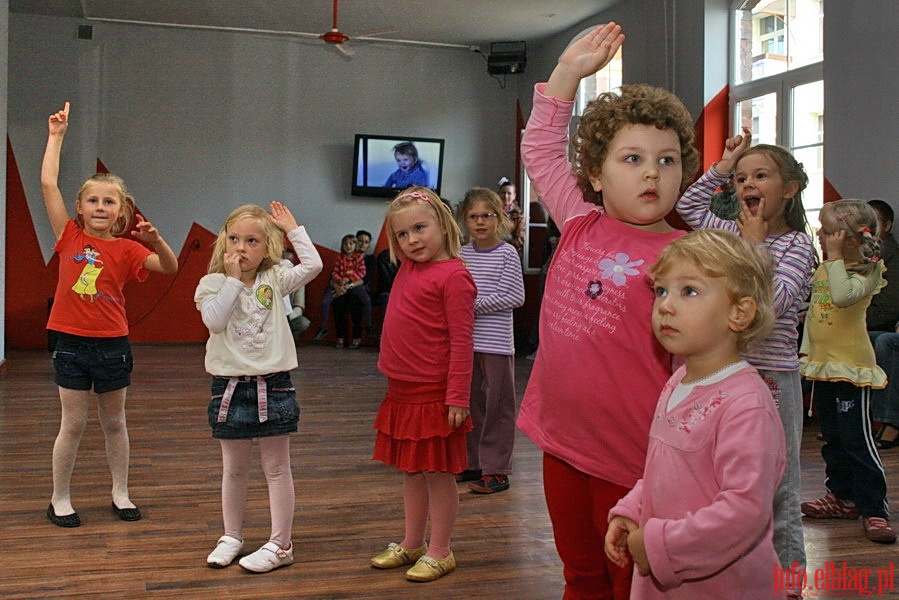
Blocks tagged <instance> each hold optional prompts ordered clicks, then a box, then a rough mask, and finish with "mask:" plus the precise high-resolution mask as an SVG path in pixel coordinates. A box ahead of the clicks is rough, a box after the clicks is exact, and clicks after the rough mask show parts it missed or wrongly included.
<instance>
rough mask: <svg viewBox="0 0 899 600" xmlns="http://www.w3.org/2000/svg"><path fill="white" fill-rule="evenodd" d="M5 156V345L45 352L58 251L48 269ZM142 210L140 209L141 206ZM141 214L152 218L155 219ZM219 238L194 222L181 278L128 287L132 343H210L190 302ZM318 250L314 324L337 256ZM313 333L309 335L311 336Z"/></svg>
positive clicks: (15, 172)
mask: <svg viewBox="0 0 899 600" xmlns="http://www.w3.org/2000/svg"><path fill="white" fill-rule="evenodd" d="M6 157H7V158H6V172H7V178H6V224H7V227H6V315H5V318H6V345H7V347H8V348H15V349H38V348H46V346H47V330H46V326H47V317H48V315H49V303H48V302H49V300H50V299H51V298H52V297H53V293H54V291H55V289H56V280H57V273H58V270H59V258H58V257H57V255H56V254H54V255H53V257H52V258H51V259H50V262H49V264H44V256H43V253H42V252H41V247H40V243H39V241H38V238H37V234H36V233H35V228H34V222H33V221H32V218H31V212H30V211H29V210H28V202H27V201H26V198H25V190H24V187H23V186H22V180H21V176H20V173H19V169H18V165H17V163H16V157H15V153H14V152H13V148H12V144H11V143H10V141H9V139H7V144H6ZM97 172H100V173H108V172H109V170H108V169H107V168H106V165H104V164H103V162H102V161H100V160H97ZM137 209H138V211H139V212H140V208H139V207H137ZM141 214H144V216H145V217H146V218H147V220H149V221H151V222H152V221H153V215H152V214H147V213H141ZM127 235H130V234H126V236H127ZM215 239H216V234H215V233H212V232H210V231H209V230H208V229H206V228H204V227H202V226H200V225H198V224H196V223H194V224H193V225H192V226H191V228H190V231H189V232H188V235H187V239H186V240H185V241H184V243H183V244H181V252H180V254H179V256H178V272H177V273H175V274H174V275H163V274H160V273H151V274H150V277H149V278H148V279H147V281H145V282H144V283H135V282H132V283H130V284H128V285H127V286H125V301H126V306H127V314H128V323H129V326H130V329H131V331H130V334H129V339H130V340H131V341H132V342H134V343H198V342H205V341H206V338H207V337H208V330H207V329H206V326H205V325H203V321H202V320H201V318H200V313H199V311H197V308H196V305H195V304H194V300H193V298H194V290H195V289H196V287H197V282H198V281H199V280H200V278H201V277H202V276H203V275H205V274H206V272H207V266H208V265H209V259H210V258H211V256H212V247H213V244H214V243H215ZM166 241H167V242H168V243H169V245H170V246H171V247H172V248H173V249H175V250H176V251H177V248H178V246H179V244H178V242H177V241H176V240H171V239H168V238H167V239H166ZM318 251H319V253H320V254H321V256H322V260H323V261H324V262H325V270H324V271H323V273H324V275H321V276H319V277H317V278H316V279H315V281H313V282H311V283H310V284H308V285H307V286H306V298H307V300H306V305H307V308H306V314H307V315H308V316H309V318H310V319H312V320H313V321H314V322H316V324H317V322H318V310H319V306H320V303H321V297H322V295H323V294H324V288H325V285H327V278H328V276H329V275H330V272H331V268H332V267H333V265H334V261H335V260H336V257H337V253H336V252H334V251H332V250H330V249H327V248H322V247H320V246H318ZM313 329H314V328H310V331H307V332H306V334H305V335H307V336H309V337H311V336H312V335H314V333H315V332H314V331H312V330H313Z"/></svg>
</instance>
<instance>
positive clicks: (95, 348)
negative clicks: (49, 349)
mask: <svg viewBox="0 0 899 600" xmlns="http://www.w3.org/2000/svg"><path fill="white" fill-rule="evenodd" d="M55 333H56V347H55V348H54V350H53V353H52V354H51V356H52V357H53V371H54V376H53V381H55V382H56V385H58V386H59V387H63V388H66V389H70V390H89V389H91V388H92V387H93V389H94V392H96V393H98V394H103V393H106V392H114V391H115V390H120V389H122V388H126V387H128V386H129V385H131V369H132V368H133V367H134V359H133V358H132V356H131V344H130V343H129V342H128V337H127V336H122V337H113V338H92V337H82V336H80V335H72V334H70V333H61V332H55Z"/></svg>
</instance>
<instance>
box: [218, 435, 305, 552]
mask: <svg viewBox="0 0 899 600" xmlns="http://www.w3.org/2000/svg"><path fill="white" fill-rule="evenodd" d="M219 441H220V442H221V444H222V518H223V519H224V522H225V535H229V536H231V537H234V538H237V539H239V540H242V539H243V518H244V511H245V509H246V504H247V481H248V479H249V476H250V461H251V459H252V450H253V440H251V439H240V440H219ZM259 455H260V459H261V461H262V471H263V472H264V473H265V480H266V482H267V483H268V502H269V510H270V511H271V518H272V533H271V537H270V538H269V540H270V541H272V542H275V543H276V544H278V545H279V546H280V547H282V548H287V547H288V546H289V545H290V537H291V529H292V528H293V513H294V502H295V495H294V489H293V473H292V472H291V470H290V436H289V435H276V436H271V437H261V438H259Z"/></svg>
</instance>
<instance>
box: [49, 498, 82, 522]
mask: <svg viewBox="0 0 899 600" xmlns="http://www.w3.org/2000/svg"><path fill="white" fill-rule="evenodd" d="M47 518H48V519H50V522H51V523H53V524H54V525H56V526H57V527H78V526H79V525H81V517H79V516H78V513H76V512H73V513H72V514H70V515H63V516H61V517H60V516H58V515H57V514H56V511H55V510H53V504H52V503H51V504H50V506H48V507H47Z"/></svg>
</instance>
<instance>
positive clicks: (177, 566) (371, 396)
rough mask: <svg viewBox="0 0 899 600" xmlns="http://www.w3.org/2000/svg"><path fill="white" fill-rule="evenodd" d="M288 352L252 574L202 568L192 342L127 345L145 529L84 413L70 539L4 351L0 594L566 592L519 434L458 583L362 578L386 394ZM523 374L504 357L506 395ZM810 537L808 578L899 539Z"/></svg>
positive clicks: (331, 357)
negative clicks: (285, 435) (50, 515)
mask: <svg viewBox="0 0 899 600" xmlns="http://www.w3.org/2000/svg"><path fill="white" fill-rule="evenodd" d="M299 350H300V362H301V367H300V369H299V370H298V371H297V372H295V374H294V381H295V383H296V385H297V388H298V391H299V397H300V401H301V405H302V410H303V412H302V416H301V423H300V432H299V434H297V435H296V436H294V438H293V441H292V454H293V469H294V475H295V478H296V491H297V512H296V519H295V526H294V542H295V548H296V549H295V556H296V562H295V564H294V565H292V566H290V567H287V568H283V569H279V570H277V571H274V572H272V573H268V574H264V575H254V574H250V573H247V572H245V571H244V570H243V569H241V568H240V567H239V566H237V565H234V566H232V567H230V568H227V569H222V570H216V569H210V568H208V567H207V566H206V564H205V557H206V554H207V553H208V552H209V551H210V550H211V549H212V547H213V545H214V544H215V540H216V539H217V538H218V536H219V535H220V534H221V516H220V471H221V458H220V454H219V446H218V442H217V441H215V440H213V439H212V438H211V437H210V436H209V429H208V427H207V425H206V421H205V407H206V402H207V390H208V380H207V377H206V375H205V374H204V372H203V351H204V350H203V347H202V346H199V345H186V346H177V345H176V346H136V347H135V348H134V354H135V364H136V367H135V371H134V376H133V385H132V387H131V388H130V390H129V396H128V421H129V431H130V434H131V457H132V459H131V486H130V487H131V496H132V499H133V500H134V501H135V502H136V503H137V504H138V505H139V506H140V507H141V510H142V511H143V513H144V519H143V520H141V521H138V522H136V523H124V522H121V521H118V520H117V519H116V518H115V516H114V515H113V513H112V511H111V509H110V497H109V486H110V482H109V474H108V470H107V468H106V464H105V458H104V451H103V443H102V435H101V434H100V431H99V426H98V425H97V422H96V414H95V412H94V413H93V414H92V418H91V423H90V425H89V427H88V431H87V432H86V433H85V437H84V440H83V442H82V445H81V451H80V454H79V458H78V463H77V465H76V468H75V476H74V479H73V499H74V504H75V507H76V509H77V510H78V512H79V514H80V515H81V519H82V522H83V525H82V526H81V527H79V528H76V529H61V528H58V527H55V526H53V525H51V524H50V523H49V521H48V520H47V518H46V516H45V514H44V513H45V510H46V508H47V504H48V502H49V497H50V490H51V485H50V480H51V476H50V454H51V448H52V444H53V440H54V437H55V435H56V431H57V428H58V425H59V423H58V419H59V402H58V397H57V392H56V387H55V386H54V384H53V383H52V369H51V365H50V362H49V359H48V356H47V354H46V352H23V351H11V352H10V353H9V355H8V357H7V358H8V360H7V364H6V368H5V372H4V374H3V375H2V377H0V461H2V462H0V598H104V599H105V598H110V599H119V598H123V599H132V598H178V599H179V600H190V599H207V598H223V599H232V598H235V599H236V598H304V599H305V598H315V599H337V598H428V599H430V598H459V599H461V598H474V597H483V598H493V597H508V598H516V599H519V600H546V599H552V598H560V597H561V589H562V577H561V565H560V562H559V559H558V556H557V555H556V553H555V548H554V545H553V541H552V530H551V527H550V524H549V520H548V517H547V514H546V507H545V504H544V501H543V491H542V482H541V474H540V453H539V452H538V451H537V449H536V448H535V446H534V445H533V444H532V443H531V442H530V441H529V440H528V439H527V438H525V437H523V436H521V435H520V434H519V439H518V444H517V446H516V450H515V452H516V455H515V474H514V476H513V478H512V488H511V489H510V490H509V491H508V492H503V493H500V494H495V495H493V496H477V495H474V494H470V493H467V490H466V488H465V487H464V486H462V485H460V486H459V494H460V500H461V507H460V508H461V510H460V516H459V520H458V523H457V526H456V531H455V538H454V549H455V552H456V555H457V559H458V563H459V568H458V570H457V571H456V572H455V573H453V574H451V575H449V576H447V577H445V578H443V579H441V580H439V581H437V582H433V583H427V584H415V583H410V582H407V581H406V580H405V579H404V577H403V570H402V569H399V570H392V571H378V570H375V569H372V568H370V567H369V565H368V560H369V557H370V556H372V555H373V554H375V553H377V552H378V551H380V550H381V549H382V548H383V547H384V545H385V544H386V543H387V542H389V541H393V540H396V541H398V537H399V536H401V534H402V497H401V480H400V476H399V475H398V473H397V472H396V471H395V470H393V469H391V468H389V467H386V466H384V465H381V464H380V463H374V462H372V461H371V460H370V453H371V447H372V442H373V432H372V429H371V426H372V421H373V418H374V414H375V412H376V410H377V407H378V404H379V402H380V400H381V396H382V395H383V392H384V379H383V377H381V375H380V374H379V373H378V371H377V369H376V367H375V361H376V358H377V353H376V351H375V349H373V348H363V349H361V350H356V351H350V350H337V349H334V348H332V347H329V346H321V345H303V346H301V347H300V349H299ZM530 366H531V363H530V362H529V361H527V360H525V359H517V363H516V369H517V379H518V390H519V395H520V394H521V392H522V391H523V390H524V386H525V383H526V381H527V377H528V373H529V370H530ZM815 433H816V432H815V430H814V426H811V427H809V428H808V430H807V431H806V436H805V443H804V447H803V462H804V465H803V475H804V477H805V479H804V483H803V488H804V490H803V491H804V493H803V497H804V498H812V497H816V496H817V495H819V494H820V493H821V491H822V477H823V476H822V472H823V469H822V463H821V459H820V455H819V453H818V449H819V444H820V443H819V442H817V441H816V440H815V438H814V434H815ZM883 458H884V462H885V464H886V468H887V475H888V480H889V481H890V482H893V483H896V482H897V481H899V477H897V471H899V449H897V450H893V451H887V452H885V453H884V456H883ZM894 496H895V494H894ZM268 533H269V516H268V503H267V497H266V492H265V483H264V479H263V478H262V475H261V473H257V474H256V475H255V476H254V477H253V478H252V480H251V490H250V500H249V506H248V510H247V519H246V525H245V530H244V535H245V538H246V541H247V547H248V550H253V549H255V548H256V547H258V546H259V545H261V544H262V543H264V542H265V541H267V539H268V537H267V536H268ZM805 533H806V546H807V551H808V557H809V566H808V572H809V574H810V576H813V575H814V573H815V570H817V569H821V570H822V572H823V570H824V569H825V563H826V562H829V561H831V562H833V561H835V562H836V563H837V567H840V566H841V563H842V561H845V562H846V564H847V566H848V567H851V568H854V569H861V568H870V569H873V570H875V572H876V571H877V570H878V569H880V570H881V572H885V571H884V570H885V569H888V568H890V567H891V565H892V561H893V560H894V558H895V555H896V549H897V547H896V546H880V545H876V544H872V543H871V542H868V541H867V540H865V539H864V537H863V536H862V533H861V525H860V523H858V522H845V521H839V522H836V521H831V522H818V523H815V522H811V523H807V524H806V528H805ZM873 577H874V576H873V575H872V578H873ZM874 583H875V581H873V580H872V581H871V583H870V585H872V586H873V585H874ZM831 594H832V592H831ZM895 594H896V592H886V593H885V594H884V595H886V596H889V595H895ZM826 595H828V594H827V593H825V592H816V593H811V594H810V595H809V597H824V596H826ZM847 595H849V596H852V597H855V594H843V597H846V596H847ZM724 597H727V596H726V595H725V596H722V598H724Z"/></svg>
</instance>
